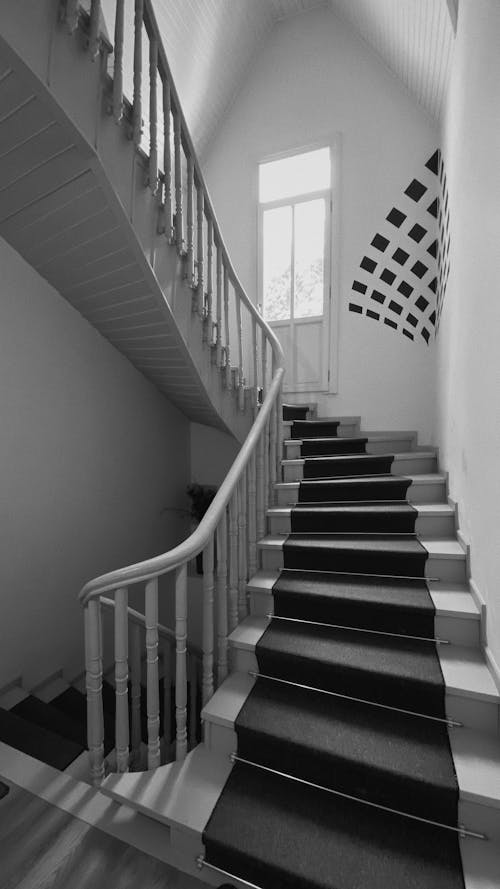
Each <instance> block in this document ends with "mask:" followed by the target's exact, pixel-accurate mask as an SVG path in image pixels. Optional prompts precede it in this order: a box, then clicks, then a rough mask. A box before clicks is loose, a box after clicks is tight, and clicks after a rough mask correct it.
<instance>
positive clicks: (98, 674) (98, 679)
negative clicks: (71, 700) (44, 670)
mask: <svg viewBox="0 0 500 889" xmlns="http://www.w3.org/2000/svg"><path fill="white" fill-rule="evenodd" d="M84 621H85V687H86V692H87V745H88V749H89V763H90V774H91V776H92V783H93V784H95V785H96V786H99V784H101V783H102V781H103V779H104V715H103V707H102V645H101V603H100V601H99V599H91V601H90V602H89V603H88V605H86V606H85V610H84Z"/></svg>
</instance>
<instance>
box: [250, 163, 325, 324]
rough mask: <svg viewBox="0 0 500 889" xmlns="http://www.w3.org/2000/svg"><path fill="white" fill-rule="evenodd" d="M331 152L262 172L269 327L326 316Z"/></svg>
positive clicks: (263, 284)
mask: <svg viewBox="0 0 500 889" xmlns="http://www.w3.org/2000/svg"><path fill="white" fill-rule="evenodd" d="M330 183H331V161H330V149H329V148H320V149H316V150H314V151H308V152H304V153H300V154H294V155H291V156H289V157H285V158H281V159H280V160H274V161H268V162H266V163H262V164H260V166H259V202H260V220H261V225H260V232H261V233H260V241H261V251H262V261H261V288H262V290H261V293H262V305H263V313H264V317H265V319H266V321H270V322H280V321H287V320H290V321H292V322H293V321H294V320H295V319H300V318H313V317H321V316H322V315H323V314H324V303H325V292H326V288H327V285H328V283H329V279H328V273H329V269H328V262H327V257H328V238H329V234H328V233H329V229H330V226H329V217H330V203H331V197H330Z"/></svg>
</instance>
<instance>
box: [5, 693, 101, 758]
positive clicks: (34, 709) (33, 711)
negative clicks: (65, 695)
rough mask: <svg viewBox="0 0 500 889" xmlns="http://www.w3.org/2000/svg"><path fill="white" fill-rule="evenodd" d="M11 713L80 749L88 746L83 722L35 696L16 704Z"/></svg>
mask: <svg viewBox="0 0 500 889" xmlns="http://www.w3.org/2000/svg"><path fill="white" fill-rule="evenodd" d="M11 713H14V714H15V715H16V716H20V717H21V718H22V719H25V720H26V722H30V723H32V724H33V725H38V726H40V727H41V728H45V729H47V730H48V731H51V732H53V733H54V734H57V735H60V736H61V737H63V738H66V739H67V740H68V741H73V742H74V743H75V744H78V745H80V747H85V745H86V740H87V739H86V732H85V726H84V724H83V723H82V722H77V721H76V720H74V719H71V718H69V717H68V716H66V714H64V713H62V712H61V710H60V709H59V708H58V707H54V706H52V705H51V704H47V703H46V702H45V701H42V700H40V699H39V698H36V697H34V695H28V697H27V698H25V699H24V701H20V703H19V704H16V706H15V707H13V709H12V710H11Z"/></svg>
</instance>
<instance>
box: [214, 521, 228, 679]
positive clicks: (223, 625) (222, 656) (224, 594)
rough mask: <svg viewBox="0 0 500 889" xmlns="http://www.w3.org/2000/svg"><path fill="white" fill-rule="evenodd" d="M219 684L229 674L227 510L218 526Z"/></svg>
mask: <svg viewBox="0 0 500 889" xmlns="http://www.w3.org/2000/svg"><path fill="white" fill-rule="evenodd" d="M216 541H217V549H216V556H217V685H220V684H221V682H223V681H224V679H225V678H226V676H227V673H228V665H227V647H228V644H227V636H228V611H227V604H228V588H227V580H228V577H227V568H228V564H227V512H226V510H224V511H223V513H222V516H221V520H220V522H219V525H218V526H217V536H216Z"/></svg>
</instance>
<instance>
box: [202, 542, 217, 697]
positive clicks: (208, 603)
mask: <svg viewBox="0 0 500 889" xmlns="http://www.w3.org/2000/svg"><path fill="white" fill-rule="evenodd" d="M201 689H202V702H203V705H205V704H206V703H207V701H209V700H210V698H211V697H212V695H213V693H214V540H213V537H211V538H210V540H209V542H208V543H207V545H206V547H205V549H204V550H203V676H202V684H201Z"/></svg>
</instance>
